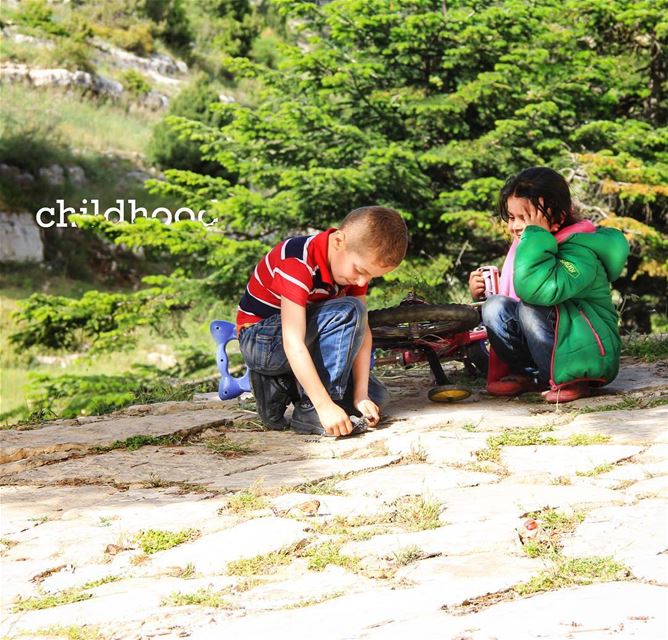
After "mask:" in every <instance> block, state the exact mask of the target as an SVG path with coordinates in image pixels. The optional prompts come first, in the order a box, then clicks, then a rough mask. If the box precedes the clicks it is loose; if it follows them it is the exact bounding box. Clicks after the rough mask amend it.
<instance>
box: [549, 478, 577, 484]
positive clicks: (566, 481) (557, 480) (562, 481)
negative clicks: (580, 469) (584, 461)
mask: <svg viewBox="0 0 668 640" xmlns="http://www.w3.org/2000/svg"><path fill="white" fill-rule="evenodd" d="M551 484H561V485H569V484H573V481H572V480H571V479H570V478H569V477H568V476H557V477H556V478H552V482H551Z"/></svg>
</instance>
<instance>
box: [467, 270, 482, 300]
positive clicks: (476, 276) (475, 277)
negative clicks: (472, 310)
mask: <svg viewBox="0 0 668 640" xmlns="http://www.w3.org/2000/svg"><path fill="white" fill-rule="evenodd" d="M469 291H470V292H471V297H472V298H473V299H474V300H481V299H482V297H483V296H484V295H485V278H484V277H483V275H482V271H480V269H476V270H475V271H471V274H470V275H469Z"/></svg>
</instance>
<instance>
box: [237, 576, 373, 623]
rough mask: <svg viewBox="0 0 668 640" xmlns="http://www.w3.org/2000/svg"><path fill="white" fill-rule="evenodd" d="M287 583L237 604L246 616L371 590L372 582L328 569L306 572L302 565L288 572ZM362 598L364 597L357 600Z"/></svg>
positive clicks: (273, 584) (256, 592)
mask: <svg viewBox="0 0 668 640" xmlns="http://www.w3.org/2000/svg"><path fill="white" fill-rule="evenodd" d="M292 572H293V573H294V575H292V576H291V577H290V579H286V580H281V581H279V582H271V583H269V584H265V585H262V586H260V587H256V588H254V589H253V590H252V591H251V592H250V593H248V594H247V595H246V594H241V595H240V596H239V597H238V599H237V602H239V603H240V604H241V605H242V606H243V607H244V610H245V611H246V612H255V611H271V610H275V609H285V608H286V607H300V606H307V605H308V603H311V604H315V603H317V602H318V601H325V600H328V599H331V598H336V597H340V596H342V595H349V594H352V593H360V592H362V591H365V590H367V589H373V588H374V584H373V581H372V580H369V579H368V578H364V577H363V576H361V575H357V574H354V573H350V572H349V571H346V570H345V569H342V568H341V567H337V566H335V565H328V566H327V567H326V568H325V569H324V570H323V571H317V572H316V571H308V570H305V567H304V566H302V565H297V566H296V567H294V568H293V569H292ZM361 597H364V596H361Z"/></svg>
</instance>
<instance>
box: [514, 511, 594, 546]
mask: <svg viewBox="0 0 668 640" xmlns="http://www.w3.org/2000/svg"><path fill="white" fill-rule="evenodd" d="M523 517H528V518H534V519H535V520H536V521H537V522H538V525H539V527H540V529H539V534H538V536H537V537H536V538H533V539H529V540H527V541H526V542H525V543H524V552H525V553H526V554H527V555H528V556H529V557H530V558H537V557H539V556H542V557H552V558H555V557H557V555H558V554H559V553H560V551H561V543H560V538H561V536H562V535H563V534H565V533H569V532H571V531H574V530H575V528H576V527H577V526H578V525H579V524H581V523H582V521H583V520H584V519H585V513H584V512H583V511H575V512H573V513H572V514H570V515H569V514H565V513H561V512H559V511H556V510H555V509H547V510H545V511H534V512H530V513H527V514H525V515H524V516H523Z"/></svg>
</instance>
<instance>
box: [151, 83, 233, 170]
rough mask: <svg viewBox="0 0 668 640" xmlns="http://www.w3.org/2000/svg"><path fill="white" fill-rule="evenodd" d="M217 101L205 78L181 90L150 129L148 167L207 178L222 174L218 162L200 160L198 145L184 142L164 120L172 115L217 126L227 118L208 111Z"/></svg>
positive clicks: (191, 141) (211, 87)
mask: <svg viewBox="0 0 668 640" xmlns="http://www.w3.org/2000/svg"><path fill="white" fill-rule="evenodd" d="M218 102H219V99H218V92H217V91H216V90H215V88H214V87H213V86H212V85H211V83H210V81H209V80H208V79H207V78H206V77H205V76H200V77H199V78H198V79H197V80H196V81H195V82H194V83H193V84H192V85H191V86H189V87H187V88H185V89H183V91H181V93H179V95H178V96H176V98H174V100H172V102H171V103H170V105H169V111H168V113H167V115H166V116H165V118H164V119H163V120H162V121H161V122H159V123H158V124H157V125H156V126H155V127H154V129H153V136H152V138H151V141H150V143H149V146H148V149H147V154H148V157H149V160H150V162H151V164H154V165H156V166H158V167H160V168H161V169H167V168H169V169H187V170H189V171H195V172H197V173H202V174H208V175H224V174H223V169H222V167H221V166H220V164H219V163H216V162H213V161H211V160H205V159H204V158H203V157H202V152H201V151H200V144H199V142H197V141H195V140H191V139H184V136H183V135H182V134H179V132H178V131H177V130H176V128H175V127H174V126H173V125H170V124H169V121H168V117H170V116H171V117H174V116H176V117H179V118H188V119H190V120H194V121H195V122H199V123H202V124H205V125H208V126H211V127H220V126H222V125H223V124H225V122H226V120H227V117H226V116H224V115H223V114H221V113H220V112H215V111H212V110H211V109H210V106H211V105H212V104H216V103H218Z"/></svg>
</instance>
